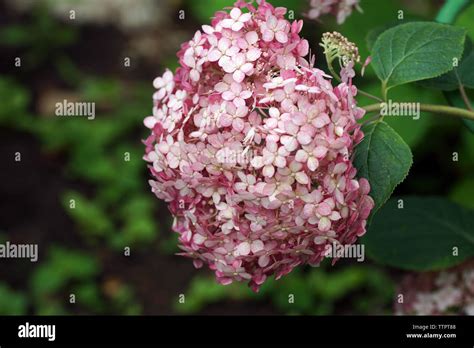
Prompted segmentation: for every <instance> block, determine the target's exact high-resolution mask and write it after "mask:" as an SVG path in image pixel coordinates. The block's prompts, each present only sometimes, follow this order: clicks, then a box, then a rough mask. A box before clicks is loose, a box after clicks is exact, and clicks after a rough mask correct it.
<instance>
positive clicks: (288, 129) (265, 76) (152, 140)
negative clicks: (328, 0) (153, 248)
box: [143, 0, 374, 291]
mask: <svg viewBox="0 0 474 348" xmlns="http://www.w3.org/2000/svg"><path fill="white" fill-rule="evenodd" d="M257 5H258V6H255V7H254V6H247V5H246V4H245V2H243V1H239V2H237V3H236V4H235V5H234V8H233V9H232V10H231V11H230V14H229V13H224V12H219V13H217V14H216V16H215V18H214V19H213V21H212V23H211V25H205V26H203V27H202V31H198V32H197V33H195V35H194V37H193V39H192V40H190V41H189V42H186V43H185V44H183V45H182V47H181V50H180V51H179V52H178V58H179V63H180V66H179V68H178V69H177V70H176V72H175V73H174V74H173V73H171V72H170V71H165V73H164V74H163V76H162V77H159V78H157V79H155V81H154V87H155V88H156V92H155V94H154V96H153V103H154V105H153V115H152V116H148V117H146V118H145V119H144V124H145V126H146V127H147V128H148V129H149V130H150V133H151V134H150V136H149V137H148V138H147V139H146V140H145V141H144V143H145V146H146V151H145V155H144V157H143V158H144V160H145V161H147V162H148V163H149V168H150V171H151V175H152V176H153V180H150V186H151V190H152V192H153V193H154V194H155V195H156V196H157V197H158V198H159V199H162V200H164V201H166V203H167V204H168V207H169V210H170V212H171V213H172V215H173V216H174V223H173V230H174V231H176V232H177V233H178V234H179V247H180V249H181V250H182V253H181V255H184V256H187V257H190V258H192V259H193V263H194V265H195V266H196V267H202V266H203V265H205V264H206V265H208V266H209V268H210V269H211V270H212V271H214V272H215V275H216V278H217V281H218V282H219V283H220V284H224V285H225V284H230V283H232V282H233V281H246V282H248V283H249V285H250V286H251V288H252V289H253V290H255V291H257V290H258V289H259V287H260V286H261V285H262V284H263V283H264V282H265V280H266V279H267V278H268V277H270V276H272V275H274V276H275V278H276V279H279V278H280V277H282V276H283V275H285V274H288V273H289V272H290V271H291V270H292V269H293V268H294V267H296V266H297V265H300V264H311V265H318V264H319V263H320V262H321V261H322V260H323V259H324V258H325V250H327V249H326V247H327V246H328V245H331V244H332V243H333V242H338V243H341V244H352V243H354V242H355V241H356V240H357V238H358V237H360V236H362V235H363V234H364V233H365V231H366V220H367V218H368V216H369V214H370V212H371V210H372V208H373V206H374V202H373V200H372V198H371V197H370V196H369V195H368V194H369V191H370V185H369V183H368V181H367V180H365V179H362V178H361V179H358V178H356V169H355V168H354V166H353V164H352V163H351V160H350V159H351V154H352V153H353V151H354V146H355V145H356V144H357V142H359V141H360V140H361V137H362V136H363V134H362V132H361V130H360V126H359V125H358V124H357V120H358V119H360V118H361V117H362V116H363V113H364V112H363V110H362V109H360V108H357V107H356V106H355V99H354V98H355V95H356V93H357V89H356V87H355V86H354V85H353V84H352V80H351V79H352V72H351V71H349V70H348V71H346V72H345V75H344V79H345V81H343V82H342V83H340V84H339V85H337V86H333V85H332V82H331V79H330V77H329V76H328V75H327V74H325V73H324V72H323V71H321V70H319V69H317V68H314V67H312V66H311V64H310V62H309V61H308V60H306V59H305V56H306V55H307V54H308V42H307V41H306V40H304V39H303V38H301V37H300V36H299V32H300V31H301V28H302V24H303V23H302V21H294V22H293V23H290V22H288V21H287V20H286V19H285V18H284V14H285V12H286V10H285V9H283V8H274V7H273V6H271V5H270V4H269V3H267V2H265V1H264V0H259V1H258V2H257ZM244 7H245V10H244V11H246V13H243V12H242V9H243V8H244ZM247 11H248V12H247ZM310 61H311V60H310Z"/></svg>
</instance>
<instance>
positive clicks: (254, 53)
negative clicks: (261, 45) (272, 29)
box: [246, 48, 262, 62]
mask: <svg viewBox="0 0 474 348" xmlns="http://www.w3.org/2000/svg"><path fill="white" fill-rule="evenodd" d="M261 54H262V51H260V49H258V48H251V49H250V50H249V51H248V52H247V54H246V57H247V60H248V61H250V62H254V61H256V60H257V59H258V58H260V55H261Z"/></svg>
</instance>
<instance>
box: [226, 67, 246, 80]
mask: <svg viewBox="0 0 474 348" xmlns="http://www.w3.org/2000/svg"><path fill="white" fill-rule="evenodd" d="M224 70H225V69H224ZM228 72H231V71H228ZM232 77H233V78H234V81H235V82H238V83H240V82H242V81H243V80H244V79H245V74H244V73H243V72H242V71H240V70H235V71H234V74H233V75H232Z"/></svg>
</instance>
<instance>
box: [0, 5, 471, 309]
mask: <svg viewBox="0 0 474 348" xmlns="http://www.w3.org/2000/svg"><path fill="white" fill-rule="evenodd" d="M270 2H271V3H273V4H275V5H279V6H286V7H288V8H289V9H290V10H292V11H294V14H295V18H304V17H303V13H304V11H306V10H307V8H308V3H307V1H305V0H298V1H284V0H273V1H272V0H270ZM232 3H233V1H231V0H219V1H217V0H214V1H212V0H203V1H192V0H169V1H153V0H150V1H148V0H137V1H133V7H134V8H137V9H140V8H141V9H142V12H137V11H138V10H130V6H127V1H115V2H114V1H104V2H102V1H101V2H99V1H97V2H94V1H87V0H78V1H74V2H72V1H68V0H49V1H48V0H43V1H27V0H22V1H7V0H3V1H0V50H1V51H0V52H1V57H2V58H1V62H0V144H1V152H0V153H1V156H2V161H1V163H2V170H1V172H0V175H1V180H0V193H1V195H2V199H1V202H2V203H1V206H0V240H1V241H6V240H9V241H15V242H17V243H38V244H39V248H40V258H39V262H38V263H36V264H30V263H29V262H27V261H24V260H2V261H1V262H0V314H43V315H47V314H124V315H135V314H292V315H293V314H306V315H308V314H390V313H391V312H392V302H393V299H394V294H395V289H396V283H397V281H398V280H399V278H400V276H401V274H400V272H398V271H396V270H392V269H387V268H382V267H379V266H377V265H374V264H372V263H371V262H370V261H368V262H367V261H366V262H364V263H363V264H358V263H355V262H346V261H341V262H339V263H338V264H337V265H336V266H331V265H329V264H324V265H322V266H321V267H319V268H301V269H299V270H296V271H294V272H292V273H291V274H290V275H289V276H287V277H285V278H283V279H282V280H279V281H273V280H271V281H269V282H268V283H267V284H265V286H263V288H262V290H261V292H260V293H258V294H254V293H252V292H251V291H250V290H249V289H248V288H247V287H246V286H245V285H242V284H233V285H231V286H227V287H224V286H221V285H217V284H216V283H215V281H214V280H213V276H212V274H211V273H210V272H209V271H204V270H200V271H196V270H194V268H193V267H192V265H191V262H189V260H186V259H182V258H180V257H178V256H175V255H174V253H175V252H176V251H177V247H176V236H175V234H173V233H172V232H171V230H170V225H171V218H170V216H169V214H168V212H167V208H166V206H165V205H164V204H163V203H162V202H159V201H158V200H157V199H155V197H154V195H153V194H152V193H151V192H150V190H149V187H148V184H147V180H148V173H147V169H146V164H145V162H144V161H143V160H142V158H141V157H142V154H143V145H142V144H141V139H144V138H145V136H146V131H145V129H144V127H143V126H142V120H143V118H144V117H145V116H148V115H149V114H150V113H151V107H152V101H151V95H152V93H153V88H152V84H151V82H152V81H153V79H154V77H156V76H158V75H159V74H161V73H162V72H163V71H164V69H165V67H169V68H173V69H174V68H175V67H176V64H177V62H176V57H175V53H176V51H177V50H178V49H179V45H180V43H181V42H182V41H184V40H186V39H189V38H191V37H192V35H193V33H194V31H195V30H197V29H198V28H199V27H200V24H203V23H206V22H208V21H209V19H210V18H211V17H212V15H213V13H214V11H216V10H218V9H221V8H223V7H226V6H231V5H232ZM441 3H442V1H429V0H417V1H403V0H388V1H379V0H362V1H361V7H362V8H363V10H364V12H363V13H354V14H353V15H352V16H351V17H350V18H349V19H348V20H347V21H346V22H345V23H344V24H343V25H342V26H340V27H339V26H337V25H336V23H335V21H334V19H332V18H328V17H324V18H323V20H322V21H321V22H310V21H307V22H306V24H305V28H304V29H303V35H304V36H305V37H306V38H308V39H309V41H310V44H311V47H312V50H313V52H316V53H317V58H318V59H317V65H318V66H320V67H323V68H324V64H325V63H324V61H323V59H322V56H321V53H320V52H319V53H318V42H319V38H320V36H321V34H322V33H323V32H325V31H332V30H338V31H340V32H341V33H343V34H344V35H345V36H346V37H348V38H349V39H350V40H351V41H353V42H355V43H357V44H358V45H359V48H360V53H361V56H362V57H363V59H365V57H366V56H368V55H369V50H368V45H369V44H370V35H371V34H370V33H371V32H372V31H373V30H381V28H384V27H385V26H387V25H388V24H390V23H392V22H396V21H397V20H398V19H397V16H398V15H399V12H398V11H400V10H402V11H403V13H404V20H407V21H408V20H413V19H422V20H430V19H432V18H434V16H435V14H436V11H437V10H438V9H439V6H440V4H441ZM88 6H89V8H88ZM102 7H107V8H105V9H104V8H102ZM109 7H110V8H109ZM71 9H77V10H78V11H77V13H76V16H77V18H76V19H74V20H71V19H70V18H68V16H69V11H70V10H71ZM181 10H184V13H185V18H184V20H181V19H179V16H178V14H179V11H181ZM122 12H123V13H122ZM135 12H137V13H138V14H137V13H135ZM148 12H149V15H151V16H153V18H152V19H151V20H147V19H146V18H145V17H143V16H145V15H146V13H148ZM100 13H105V14H104V15H103V16H102V17H101V15H100ZM87 16H89V17H87ZM107 16H108V17H107ZM132 16H137V18H136V19H135V18H130V17H132ZM473 16H474V6H471V7H470V8H469V9H468V10H467V12H466V13H465V14H464V15H463V16H462V17H461V18H460V19H459V23H461V24H462V25H464V26H465V27H466V28H467V29H468V30H469V32H470V35H471V36H473V35H474V22H473V21H472V18H473ZM109 17H112V18H109ZM130 23H132V24H130ZM372 35H373V34H372ZM368 36H369V39H368V40H367V37H368ZM17 57H20V58H21V66H20V67H17V66H15V58H17ZM126 58H130V66H126V65H125V64H124V61H125V59H126ZM358 83H359V86H361V88H363V89H364V90H366V91H368V92H371V93H374V94H380V91H379V90H380V86H379V83H378V81H377V80H376V78H375V74H374V73H373V70H371V69H370V68H369V69H368V70H367V74H366V76H365V77H364V78H363V79H360V81H358ZM415 95H416V98H417V100H418V101H420V102H427V103H428V102H429V103H435V102H439V103H445V101H444V98H443V95H442V94H441V93H440V92H437V91H431V90H424V89H421V88H419V87H418V86H416V85H409V86H402V87H399V88H396V89H394V90H393V91H392V94H391V98H393V99H395V100H402V101H403V100H413V98H414V96H415ZM63 99H68V100H81V101H93V102H95V103H96V118H95V119H94V120H91V121H89V120H87V119H85V118H59V117H55V116H54V104H55V103H56V102H57V101H62V100H63ZM358 102H359V104H360V105H365V104H369V103H370V101H369V100H367V99H365V98H364V97H361V98H360V99H359V101H358ZM386 120H387V119H386ZM387 121H388V123H390V124H391V125H392V126H393V128H395V129H396V130H397V131H398V132H399V133H400V135H401V136H402V137H403V138H404V139H405V141H406V142H407V143H408V144H409V145H410V146H411V147H412V150H413V151H414V154H415V165H414V167H413V168H412V171H411V174H410V176H409V178H408V179H407V181H406V182H405V183H403V185H401V186H400V187H399V188H397V192H396V193H410V194H417V193H419V194H442V195H449V196H450V197H451V198H452V199H453V200H455V201H457V202H458V203H460V204H463V205H465V206H470V207H472V208H474V206H473V200H472V196H473V195H474V180H473V179H474V175H473V174H472V173H473V172H474V171H473V169H474V168H473V163H474V136H473V135H472V133H470V132H469V130H468V129H467V128H466V127H464V126H463V125H462V123H461V122H458V121H457V120H444V119H441V118H438V117H436V116H434V115H425V114H423V115H422V117H421V119H420V120H419V121H418V122H412V120H408V119H404V118H390V119H388V120H387ZM453 151H458V152H459V156H460V158H461V159H462V160H461V163H460V166H458V167H457V168H453V166H452V165H451V164H450V163H449V161H448V159H447V158H449V156H440V154H446V153H448V154H449V153H451V152H453ZM17 152H19V153H21V158H22V159H21V161H20V162H15V161H14V160H13V158H14V156H15V153H17ZM443 158H444V159H443ZM433 168H435V169H434V170H433ZM128 251H129V252H130V255H128V254H127V253H128ZM181 294H183V295H184V296H185V301H184V303H183V301H180V295H181ZM290 294H293V295H294V299H295V301H294V303H289V299H288V296H289V295H290Z"/></svg>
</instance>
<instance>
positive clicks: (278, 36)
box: [275, 31, 288, 44]
mask: <svg viewBox="0 0 474 348" xmlns="http://www.w3.org/2000/svg"><path fill="white" fill-rule="evenodd" d="M275 38H276V39H277V41H278V42H280V43H282V44H284V43H287V42H288V35H286V33H284V32H283V31H277V32H276V34H275Z"/></svg>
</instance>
